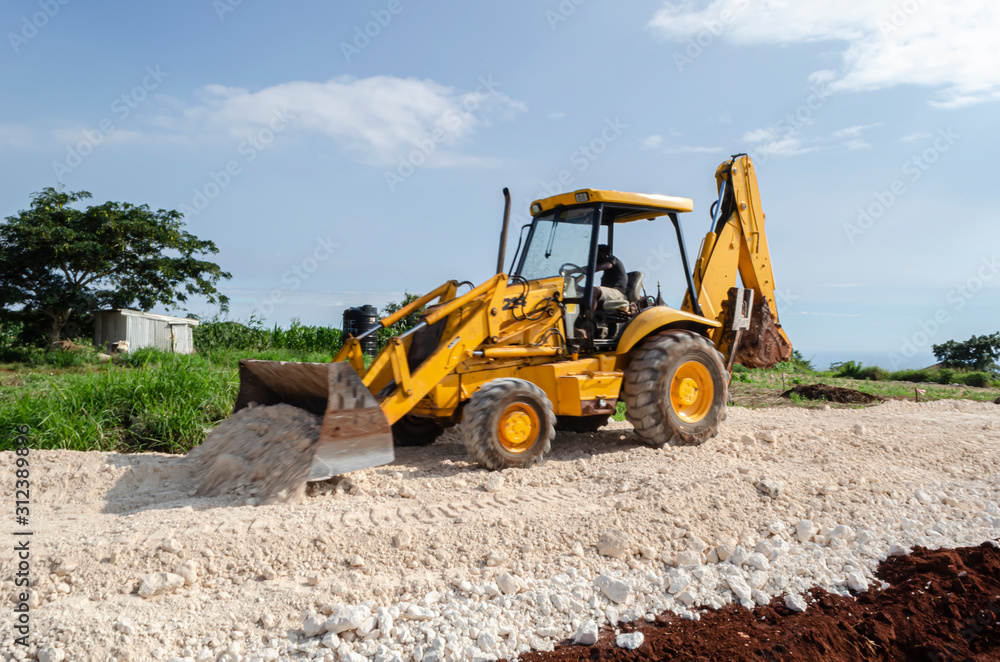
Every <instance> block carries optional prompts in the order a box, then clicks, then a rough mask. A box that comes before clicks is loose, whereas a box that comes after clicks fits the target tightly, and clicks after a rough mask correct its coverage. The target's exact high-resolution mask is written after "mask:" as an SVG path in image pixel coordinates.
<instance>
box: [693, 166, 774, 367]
mask: <svg viewBox="0 0 1000 662" xmlns="http://www.w3.org/2000/svg"><path fill="white" fill-rule="evenodd" d="M715 179H716V183H717V187H718V191H719V200H718V202H717V207H716V209H715V214H714V216H713V227H712V230H711V231H710V232H709V233H708V234H706V235H705V238H704V240H703V242H702V246H701V251H700V254H699V257H698V260H697V262H696V263H695V267H694V274H693V275H694V286H695V291H696V292H697V293H698V303H699V304H700V305H701V308H702V312H703V314H704V316H705V317H707V318H709V319H714V320H716V321H718V322H719V323H720V325H721V326H720V327H718V328H715V329H712V330H711V331H710V336H711V339H712V341H713V342H714V343H715V345H716V347H718V349H719V351H721V352H722V354H723V356H725V357H726V360H727V363H728V364H730V365H731V364H732V362H733V360H735V361H736V362H738V363H742V364H743V365H745V366H747V367H752V368H759V367H771V366H773V365H774V364H775V363H777V362H779V361H787V360H788V359H789V358H790V357H791V353H792V344H791V342H790V341H789V339H788V336H787V335H786V334H785V331H784V329H782V328H781V324H780V322H779V321H778V307H777V302H776V301H775V285H774V273H773V271H772V269H771V254H770V251H769V250H768V245H767V235H766V233H765V230H764V220H765V217H764V212H763V210H762V208H761V205H760V191H759V189H758V186H757V176H756V174H755V171H754V166H753V162H752V161H751V160H750V157H749V156H747V155H746V154H742V155H738V156H735V157H733V159H732V160H731V161H725V162H723V163H722V164H721V165H720V166H719V167H718V169H717V170H716V172H715ZM737 275H738V276H739V277H740V280H742V282H743V287H745V288H746V289H749V290H751V291H752V292H753V306H752V310H750V311H746V312H748V313H749V317H750V322H749V328H748V329H746V331H745V332H743V333H738V330H737V329H735V328H734V321H736V320H737V318H739V317H740V311H739V310H738V308H739V307H740V300H741V298H742V297H741V296H740V295H741V293H740V291H739V288H738V287H737V280H736V277H737ZM683 310H685V311H688V312H693V306H692V305H691V301H690V297H687V298H685V301H684V306H683ZM736 326H738V324H737V325H736Z"/></svg>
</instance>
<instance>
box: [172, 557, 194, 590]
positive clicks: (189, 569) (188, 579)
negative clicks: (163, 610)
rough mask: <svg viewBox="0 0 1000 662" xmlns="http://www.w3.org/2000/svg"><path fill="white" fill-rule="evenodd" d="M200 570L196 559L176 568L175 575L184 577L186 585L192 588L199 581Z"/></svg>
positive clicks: (180, 564)
mask: <svg viewBox="0 0 1000 662" xmlns="http://www.w3.org/2000/svg"><path fill="white" fill-rule="evenodd" d="M198 570H199V568H198V562H197V561H195V560H194V559H188V560H187V561H184V562H183V563H178V564H177V567H176V568H174V574H175V575H180V576H181V577H183V578H184V583H185V584H186V585H188V586H190V585H191V584H194V583H195V582H197V581H198Z"/></svg>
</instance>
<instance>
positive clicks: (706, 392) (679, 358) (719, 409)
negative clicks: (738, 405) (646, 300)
mask: <svg viewBox="0 0 1000 662" xmlns="http://www.w3.org/2000/svg"><path fill="white" fill-rule="evenodd" d="M633 351H634V356H633V358H632V362H631V364H630V365H629V367H628V370H627V371H626V373H625V388H624V394H625V416H626V417H627V418H628V420H629V422H630V423H632V425H633V426H634V427H635V433H636V434H637V435H638V436H639V439H640V440H641V441H642V442H643V443H644V444H646V445H648V446H652V447H653V448H662V447H663V446H666V445H667V444H670V445H673V446H697V445H699V444H702V443H704V442H705V441H706V440H708V439H711V438H712V437H714V436H715V435H716V434H718V432H719V425H720V424H721V423H722V421H723V420H725V417H726V402H727V401H728V399H729V395H728V380H727V379H726V378H725V376H724V375H725V373H726V370H725V368H724V366H723V363H722V354H720V353H719V352H718V350H716V349H715V346H714V345H712V343H711V342H709V340H708V339H707V338H704V337H702V336H699V335H697V334H695V333H692V332H690V331H664V332H661V333H658V334H655V335H652V336H650V337H649V338H647V339H646V340H644V341H643V342H642V343H641V344H640V345H639V346H638V347H637V348H636V349H635V350H633Z"/></svg>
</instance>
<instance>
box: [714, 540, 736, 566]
mask: <svg viewBox="0 0 1000 662" xmlns="http://www.w3.org/2000/svg"><path fill="white" fill-rule="evenodd" d="M735 550H736V545H733V544H732V543H728V542H727V543H723V544H721V545H719V546H718V547H716V548H715V553H716V555H717V556H718V557H719V562H720V563H725V562H726V561H727V560H728V559H729V557H730V556H732V555H733V552H734V551H735Z"/></svg>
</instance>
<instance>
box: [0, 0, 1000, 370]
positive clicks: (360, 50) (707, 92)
mask: <svg viewBox="0 0 1000 662" xmlns="http://www.w3.org/2000/svg"><path fill="white" fill-rule="evenodd" d="M345 5H346V3H320V2H314V1H311V0H306V1H303V2H298V3H294V4H288V5H278V4H276V3H264V2H260V0H242V1H238V0H215V1H214V2H213V0H198V1H194V0H179V1H175V2H169V3H167V2H146V3H135V2H114V1H108V0H104V1H101V2H92V3H84V2H82V1H81V0H42V1H41V2H39V0H34V1H26V0H9V1H8V2H6V3H5V5H4V10H3V14H2V17H3V18H2V28H3V33H4V37H5V38H4V41H5V42H6V43H5V44H4V45H3V46H0V54H2V55H0V63H2V68H0V81H2V83H3V89H4V91H5V94H6V99H7V103H5V104H3V106H2V108H0V166H2V168H3V174H4V177H3V178H2V180H0V205H2V209H0V216H4V217H6V216H8V215H10V214H13V213H16V211H17V210H19V209H24V208H26V207H27V206H28V204H29V201H30V195H31V194H32V193H33V192H35V191H38V190H40V189H42V188H43V187H46V186H52V185H57V184H60V183H61V184H63V185H64V186H65V187H66V188H67V189H69V190H73V191H76V190H87V191H90V192H91V193H93V194H94V199H95V201H97V202H101V201H104V200H119V201H128V202H133V203H146V204H149V205H150V206H152V207H154V208H166V209H179V210H182V211H184V212H185V213H186V221H187V224H188V229H189V230H190V231H191V232H193V233H194V234H196V235H198V236H200V237H203V238H207V239H212V240H213V241H215V242H216V243H217V244H218V246H219V248H220V254H219V255H218V256H217V260H218V261H219V262H220V263H221V264H222V265H223V266H224V267H225V268H226V269H227V270H228V271H230V272H232V274H233V279H232V280H231V281H229V282H227V283H226V284H225V285H224V289H225V291H226V292H227V293H228V294H229V295H230V297H231V298H232V307H231V308H232V309H231V315H232V316H233V317H236V318H242V319H245V318H247V317H248V316H249V315H250V314H251V312H253V311H254V310H257V311H263V312H265V313H267V314H266V318H267V320H268V321H269V322H276V323H279V324H287V323H288V322H289V320H290V319H291V318H293V317H298V318H300V319H301V320H302V321H303V322H306V323H317V324H339V320H340V316H341V313H342V311H343V309H344V308H345V307H349V306H353V305H360V304H364V303H372V304H375V305H381V304H382V303H384V302H385V301H387V300H395V299H398V298H400V296H401V294H402V292H403V291H404V290H408V291H411V292H423V291H427V290H429V289H432V288H433V287H435V286H437V285H438V284H440V283H441V282H443V281H445V280H448V279H451V278H456V279H458V280H472V281H477V282H481V281H483V280H485V279H486V278H487V277H489V276H490V275H491V273H492V271H493V269H494V267H495V261H496V246H497V238H498V233H499V225H500V217H501V212H502V207H503V201H502V198H501V194H500V191H501V189H502V188H503V187H504V186H508V187H510V189H511V191H512V194H513V197H514V217H515V220H517V219H524V218H525V217H526V213H527V206H528V203H529V202H530V201H531V200H533V199H536V198H538V197H544V196H545V195H547V194H548V193H549V192H551V193H555V192H560V191H562V190H566V189H569V190H572V189H576V188H583V187H594V188H615V189H619V190H629V191H637V192H644V193H664V194H669V195H681V196H687V197H691V198H693V199H694V201H695V211H694V212H693V213H692V214H687V215H686V217H684V220H683V223H684V227H685V231H686V234H687V238H688V242H689V244H690V246H689V250H690V251H691V252H694V251H695V250H696V249H697V245H698V243H699V242H700V238H701V236H702V235H703V234H704V232H705V231H706V230H707V228H708V208H709V205H710V204H711V202H712V201H713V199H714V195H715V186H714V180H713V173H714V170H715V167H716V166H717V165H718V164H719V163H720V162H721V161H722V160H724V159H725V158H726V157H727V156H728V155H729V154H733V153H736V152H743V151H746V152H749V153H750V154H751V155H752V156H753V157H754V159H755V162H756V164H757V166H758V177H759V180H760V187H761V199H762V204H763V207H764V210H765V212H766V213H767V223H768V235H769V240H770V243H771V251H772V254H773V262H774V265H775V277H776V281H777V284H778V288H779V291H780V293H781V297H780V300H779V308H780V313H781V321H782V323H783V325H784V326H785V328H786V330H787V331H788V334H789V336H790V337H791V339H792V341H793V343H794V344H795V346H796V347H797V348H799V349H800V350H802V352H803V353H804V354H805V355H806V356H807V357H810V356H813V357H815V358H816V359H817V362H818V363H820V364H821V365H822V366H824V367H825V365H826V364H827V363H829V362H830V361H832V360H846V359H851V358H855V359H862V360H865V361H867V362H872V363H879V364H881V365H884V366H886V367H902V366H921V365H926V364H928V363H931V362H932V361H933V357H932V354H931V345H932V344H934V343H938V342H943V341H944V340H947V339H950V338H967V337H968V336H970V335H972V334H981V333H989V332H993V331H997V330H998V327H1000V323H998V321H1000V315H998V314H997V309H998V306H997V304H998V293H1000V266H998V265H997V258H1000V224H998V223H997V220H998V219H997V216H998V214H997V212H996V204H995V202H994V200H993V199H992V198H993V192H994V189H995V184H994V177H993V176H992V175H991V166H992V165H993V161H994V153H995V152H996V151H997V147H998V143H1000V138H998V137H997V131H996V126H997V119H998V101H1000V49H997V48H996V47H995V45H994V43H993V42H994V39H995V35H996V34H998V33H1000V8H998V7H997V6H996V4H995V3H994V4H990V3H988V2H986V0H975V1H966V0H963V1H960V2H952V3H947V4H945V3H934V4H931V3H930V2H927V1H926V0H924V1H920V0H906V1H905V2H904V1H903V0H896V1H890V0H869V1H867V2H863V3H862V2H853V3H843V2H832V1H826V0H824V1H816V2H808V3H805V2H803V3H785V2H763V1H760V2H755V1H754V0H712V1H711V2H673V3H664V2H662V1H661V0H637V1H634V2H630V3H612V2H608V1H607V0H562V2H558V1H556V0H541V1H531V2H529V1H527V0H511V1H508V2H504V3H498V2H496V3H467V2H450V1H449V2H437V3H433V4H432V3H429V2H426V0H373V1H370V2H356V3H350V4H349V5H346V6H345ZM366 32H367V34H366ZM560 177H562V178H563V182H567V184H566V185H563V184H560V182H559V179H560ZM514 225H515V228H514V230H515V232H516V228H517V225H518V224H517V223H515V224H514ZM634 225H635V227H631V226H630V227H629V228H628V229H627V230H624V231H621V232H619V233H617V234H616V245H617V247H618V249H619V250H618V251H617V252H618V254H619V256H620V257H621V258H622V259H623V261H624V262H625V264H626V266H627V267H628V268H630V269H633V268H639V269H642V270H643V271H645V272H646V283H647V288H655V283H656V282H657V281H660V282H662V284H663V288H664V292H665V294H666V296H667V298H668V300H672V301H673V302H675V303H679V297H680V290H679V285H680V277H681V267H680V263H679V259H678V258H677V255H676V249H675V244H674V242H673V239H672V234H671V229H670V227H669V225H665V224H662V223H660V224H657V223H648V224H641V226H640V224H634ZM513 234H514V233H512V235H513ZM515 245H516V236H512V239H511V246H510V250H511V251H512V250H513V247H514V246H515ZM665 256H666V257H665ZM664 257H665V259H664ZM190 310H191V312H193V313H197V314H201V315H211V314H213V313H214V312H215V311H213V310H212V309H211V308H210V307H207V306H203V305H201V304H197V303H195V304H193V305H192V306H191V308H190Z"/></svg>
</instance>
